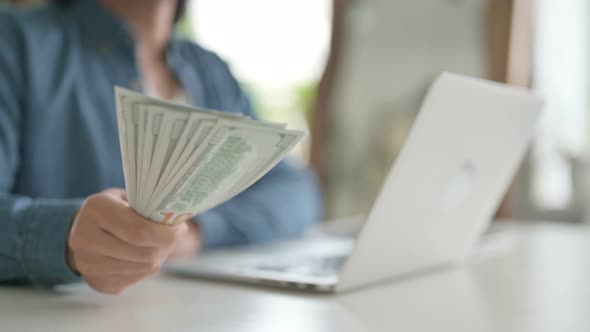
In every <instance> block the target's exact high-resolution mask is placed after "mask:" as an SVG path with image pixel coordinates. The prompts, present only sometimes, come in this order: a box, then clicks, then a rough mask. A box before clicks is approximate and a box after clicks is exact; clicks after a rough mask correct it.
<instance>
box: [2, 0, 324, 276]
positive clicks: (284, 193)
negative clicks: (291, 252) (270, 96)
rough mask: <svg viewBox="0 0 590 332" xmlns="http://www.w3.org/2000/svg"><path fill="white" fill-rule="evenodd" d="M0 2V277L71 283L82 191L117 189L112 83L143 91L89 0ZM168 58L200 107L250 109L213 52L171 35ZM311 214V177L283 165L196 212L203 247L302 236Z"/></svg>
mask: <svg viewBox="0 0 590 332" xmlns="http://www.w3.org/2000/svg"><path fill="white" fill-rule="evenodd" d="M74 3H75V4H74V5H73V6H72V7H69V8H61V7H56V6H52V5H48V6H45V7H39V8H35V9H30V10H15V9H8V8H3V9H0V281H24V282H30V283H33V284H35V285H40V286H53V285H56V284H63V283H68V282H73V281H76V280H78V277H77V276H76V275H75V274H74V273H73V272H72V271H70V270H69V268H68V266H67V264H66V262H65V257H64V256H65V252H66V242H67V236H68V230H69V227H70V224H71V221H72V217H73V215H74V214H75V212H76V211H77V210H78V209H79V208H80V206H81V204H82V202H83V200H84V198H85V197H87V196H89V195H91V194H93V193H97V192H100V191H102V190H104V189H106V188H112V187H119V188H123V187H124V180H123V171H122V163H121V156H120V151H119V143H118V134H117V123H116V114H115V104H114V97H113V86H114V85H119V86H123V87H127V88H131V89H135V90H141V84H140V82H142V79H141V77H140V74H141V73H140V72H139V70H138V67H137V62H136V59H135V52H134V42H133V38H132V35H131V34H130V29H129V28H128V27H127V26H125V24H124V23H123V22H122V21H120V20H119V19H117V18H116V17H115V16H113V15H112V14H111V13H110V12H109V11H108V10H106V9H105V8H103V7H102V6H101V5H100V4H99V3H98V2H97V1H96V0H78V1H75V2H74ZM166 61H167V63H168V66H169V68H170V69H171V71H172V72H173V74H174V75H175V76H176V78H177V79H178V80H179V82H180V83H181V85H182V87H183V89H184V90H185V91H186V94H187V95H188V98H189V101H190V102H191V103H192V104H193V105H195V106H198V107H206V108H211V109H217V110H221V111H225V112H241V113H245V114H247V115H250V116H254V115H253V112H252V108H251V106H250V103H249V101H248V98H247V97H246V95H245V94H244V92H243V91H242V89H241V88H240V87H239V85H238V83H237V82H236V80H235V79H234V77H233V76H232V74H231V73H230V71H229V68H228V66H227V65H226V64H225V63H224V62H223V61H222V60H220V59H219V57H217V56H216V55H215V54H213V53H212V52H209V51H207V50H204V49H203V48H201V47H199V46H198V45H196V44H195V43H193V42H190V41H186V40H181V39H178V38H176V37H173V38H172V39H171V41H170V43H169V46H168V49H167V54H166ZM319 215H320V202H319V194H318V189H317V186H316V182H315V179H314V177H313V174H312V173H311V172H310V171H309V170H307V169H305V168H302V167H300V166H297V165H296V164H295V163H293V162H287V161H283V162H281V163H279V164H278V166H276V167H275V168H274V169H273V170H272V171H271V172H269V173H268V174H267V175H266V176H265V177H263V178H262V179H261V180H260V181H258V182H257V183H256V184H255V185H253V186H252V187H250V188H249V189H247V190H246V191H244V192H243V193H241V194H240V195H238V196H236V197H235V198H233V199H231V200H229V201H228V202H226V203H224V204H221V205H220V206H217V207H215V208H213V209H211V210H209V211H207V212H205V213H203V214H201V215H198V216H196V218H195V219H194V222H197V223H198V225H199V229H200V231H201V232H202V239H203V245H204V246H205V247H216V246H224V245H234V244H241V243H247V242H256V241H266V240H270V239H276V238H280V237H285V236H291V235H294V234H297V233H300V232H301V231H302V230H303V229H304V228H305V227H306V226H307V225H310V224H312V223H314V222H315V221H316V220H318V218H319Z"/></svg>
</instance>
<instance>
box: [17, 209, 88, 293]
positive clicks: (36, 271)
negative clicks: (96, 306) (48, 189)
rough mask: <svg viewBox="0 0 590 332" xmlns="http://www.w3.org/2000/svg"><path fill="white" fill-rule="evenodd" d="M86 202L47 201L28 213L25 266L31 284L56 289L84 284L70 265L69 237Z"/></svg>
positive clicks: (24, 231)
mask: <svg viewBox="0 0 590 332" xmlns="http://www.w3.org/2000/svg"><path fill="white" fill-rule="evenodd" d="M82 203H83V200H82V199H68V200H61V199H60V200H43V201H38V202H34V203H33V205H32V206H30V207H29V208H28V209H27V212H26V215H25V218H24V222H23V223H22V228H21V229H20V232H21V239H22V250H21V255H22V259H21V262H22V264H23V268H24V270H25V273H26V274H27V276H28V277H29V279H30V281H31V282H32V283H33V284H34V285H36V286H41V287H52V286H55V285H59V284H67V283H72V282H77V281H80V280H81V279H80V277H79V276H78V275H77V274H75V273H74V272H73V271H72V270H71V269H70V268H69V267H68V265H67V263H66V251H67V237H68V234H69V228H70V224H71V223H72V218H73V216H74V213H76V211H78V210H79V209H80V206H81V205H82Z"/></svg>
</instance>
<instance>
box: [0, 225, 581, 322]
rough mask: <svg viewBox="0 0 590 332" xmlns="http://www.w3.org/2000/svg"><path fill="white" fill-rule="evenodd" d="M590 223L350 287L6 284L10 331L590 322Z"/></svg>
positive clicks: (1, 299) (534, 233)
mask: <svg viewBox="0 0 590 332" xmlns="http://www.w3.org/2000/svg"><path fill="white" fill-rule="evenodd" d="M589 313H590V227H588V226H574V225H561V224H546V223H545V224H536V225H534V226H532V225H525V224H508V225H504V226H501V227H500V229H499V230H497V231H495V232H493V233H491V234H489V235H488V236H486V238H485V239H484V240H483V241H482V244H481V245H480V247H479V249H478V250H477V252H476V253H475V255H474V257H473V258H472V259H471V261H470V262H469V263H468V264H466V265H465V266H463V267H458V268H453V269H447V270H444V271H439V272H437V273H432V274H428V275H424V276H421V277H417V278H412V279H406V280H398V281H395V282H392V283H388V284H385V285H381V286H377V287H374V288H370V289H365V290H361V291H356V292H353V293H348V294H341V295H315V294H304V293H298V292H290V291H281V290H273V289H265V288H255V287H250V286H241V285H233V284H225V283H215V282H205V281H195V280H187V279H179V278H176V277H172V276H165V275H164V276H158V277H155V278H153V279H150V280H147V281H145V282H144V283H141V284H139V285H137V286H135V287H133V288H130V289H129V290H127V291H126V292H125V293H124V294H122V295H120V296H118V297H112V296H106V295H101V294H98V293H95V292H93V291H91V290H89V289H87V288H85V287H82V286H78V287H76V288H73V289H69V290H68V291H67V292H60V293H55V292H47V291H40V290H35V289H30V288H26V287H25V288H14V287H2V288H0V330H1V331H44V332H46V331H60V332H61V331H100V332H105V331H158V332H160V331H208V332H214V331H241V332H248V331H273V332H277V331H296V332H315V331H338V332H344V331H363V332H366V331H452V332H461V331H468V332H476V331H503V332H508V331H515V332H527V331H535V332H543V331H560V332H564V331H590V315H588V314H589Z"/></svg>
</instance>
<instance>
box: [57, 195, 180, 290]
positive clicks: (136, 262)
mask: <svg viewBox="0 0 590 332" xmlns="http://www.w3.org/2000/svg"><path fill="white" fill-rule="evenodd" d="M186 227H187V226H186V225H179V226H165V225H160V224H156V223H153V222H151V221H148V220H147V219H145V218H143V217H141V216H139V215H138V214H136V213H135V212H134V211H133V210H131V208H130V207H129V206H128V204H127V202H126V201H124V192H123V191H121V190H108V191H105V192H102V193H100V194H96V195H93V196H91V197H89V198H88V199H87V200H86V202H85V203H84V204H83V205H82V208H81V209H80V211H79V212H78V214H77V216H76V217H75V219H74V222H73V224H72V229H71V231H70V235H69V238H68V263H69V264H70V267H71V268H72V269H73V270H75V271H77V272H79V273H80V274H81V275H82V276H83V277H84V279H85V280H87V281H88V284H89V285H90V286H92V287H94V288H95V289H97V290H98V291H101V292H106V293H119V292H120V291H122V290H123V289H125V288H126V287H128V286H130V285H131V284H133V283H135V282H137V281H138V280H141V279H142V278H145V277H147V276H149V275H151V274H153V273H156V272H157V271H159V269H160V267H161V266H162V264H163V263H164V261H165V260H166V259H167V258H168V256H169V255H170V253H171V252H172V250H173V249H174V248H175V247H176V242H177V241H178V239H179V237H180V236H181V235H183V234H184V233H185V231H186V229H185V228H186ZM113 280H116V281H113Z"/></svg>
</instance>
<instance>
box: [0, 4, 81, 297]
mask: <svg viewBox="0 0 590 332" xmlns="http://www.w3.org/2000/svg"><path fill="white" fill-rule="evenodd" d="M0 44H1V45H2V47H0V281H3V282H4V281H16V280H26V281H29V282H32V283H33V284H36V285H39V286H52V285H56V284H62V283H69V282H72V281H77V280H79V278H78V276H77V275H75V274H74V273H73V272H72V271H71V270H70V269H69V268H68V266H67V264H66V261H65V252H66V240H67V239H66V237H67V234H68V228H69V225H70V222H71V218H72V216H73V214H74V213H75V211H76V210H77V209H78V208H79V207H80V205H81V203H82V200H77V199H67V200H47V199H32V198H30V197H24V196H18V195H14V194H11V188H12V186H13V183H14V179H15V178H16V176H17V173H18V166H19V143H20V137H21V133H20V132H19V129H20V128H21V117H22V114H21V105H22V103H23V102H24V96H23V91H24V89H23V88H22V86H23V79H24V73H23V72H22V71H24V65H25V64H24V63H23V60H24V56H23V54H24V52H23V47H24V45H23V41H22V39H21V38H20V32H19V29H17V25H16V23H14V22H13V21H12V17H11V16H10V15H7V14H5V13H3V12H0Z"/></svg>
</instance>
